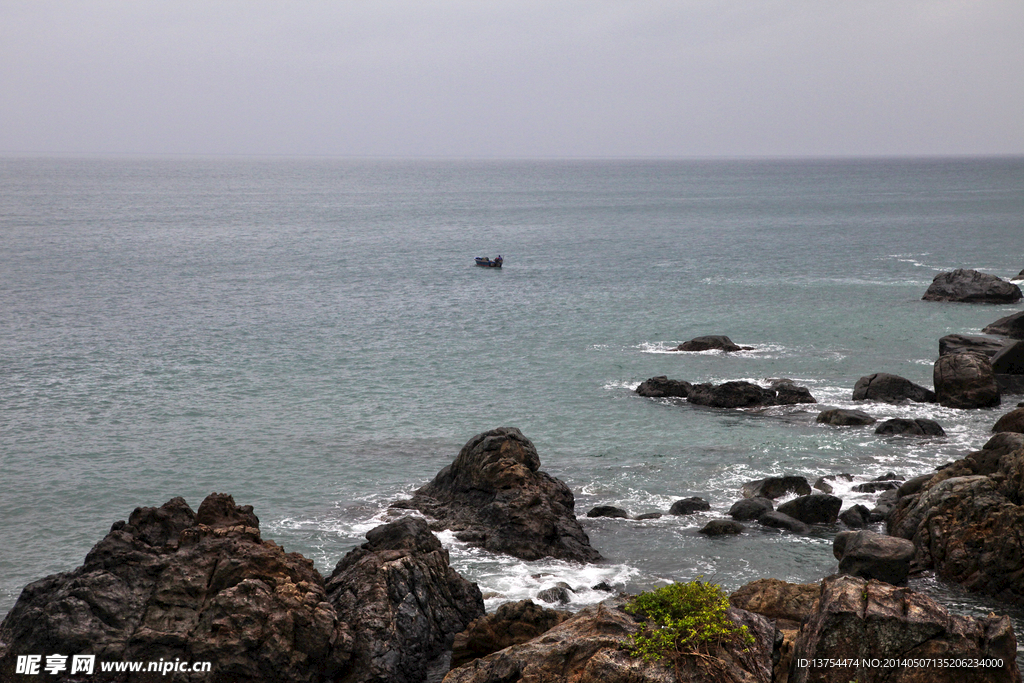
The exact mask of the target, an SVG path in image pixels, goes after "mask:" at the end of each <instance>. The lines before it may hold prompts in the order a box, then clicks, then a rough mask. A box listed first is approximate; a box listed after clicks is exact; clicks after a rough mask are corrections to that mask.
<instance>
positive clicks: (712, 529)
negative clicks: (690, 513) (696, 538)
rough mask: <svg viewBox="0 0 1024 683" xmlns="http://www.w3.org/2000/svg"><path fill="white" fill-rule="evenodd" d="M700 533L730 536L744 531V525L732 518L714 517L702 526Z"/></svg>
mask: <svg viewBox="0 0 1024 683" xmlns="http://www.w3.org/2000/svg"><path fill="white" fill-rule="evenodd" d="M700 533H702V534H704V535H705V536H730V535H735V534H739V533H743V525H742V524H740V523H739V522H734V521H733V520H731V519H713V520H711V521H710V522H708V523H707V524H705V525H704V526H703V527H702V528H701V530H700Z"/></svg>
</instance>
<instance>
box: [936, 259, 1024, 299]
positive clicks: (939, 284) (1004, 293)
mask: <svg viewBox="0 0 1024 683" xmlns="http://www.w3.org/2000/svg"><path fill="white" fill-rule="evenodd" d="M921 298H922V299H923V300H925V301H958V302H961V303H972V304H977V303H983V304H1012V303H1016V302H1018V301H1020V300H1021V298H1022V294H1021V291H1020V287H1018V286H1017V285H1015V284H1012V283H1010V282H1007V281H1006V280H1003V279H1002V278H999V277H996V276H995V275H989V274H988V273H981V272H979V271H977V270H967V269H963V268H960V269H957V270H954V271H952V272H950V273H939V274H938V275H936V276H935V279H934V280H932V284H931V285H930V286H929V287H928V291H926V292H925V294H924V296H923V297H921Z"/></svg>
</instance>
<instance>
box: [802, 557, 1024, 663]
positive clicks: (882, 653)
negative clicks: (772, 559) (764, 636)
mask: <svg viewBox="0 0 1024 683" xmlns="http://www.w3.org/2000/svg"><path fill="white" fill-rule="evenodd" d="M822 659H825V660H832V661H835V660H842V661H844V662H849V663H850V665H849V666H839V665H836V666H800V665H799V664H800V663H801V662H802V661H807V662H812V661H814V660H819V661H820V660H822ZM934 659H942V660H947V661H948V660H950V659H953V660H955V659H986V660H988V659H995V660H1001V666H999V667H991V668H983V667H978V668H969V669H966V670H965V669H964V668H953V667H943V666H935V665H930V666H929V665H927V664H928V662H925V664H926V665H924V666H921V665H916V666H915V665H913V664H911V665H905V664H902V663H901V662H902V661H903V660H934ZM793 660H794V667H793V670H792V673H791V676H790V679H789V680H790V681H791V683H849V681H854V680H855V681H857V682H858V683H964V681H966V680H970V681H971V683H996V682H999V683H1003V682H1005V683H1016V682H1017V681H1020V673H1019V671H1018V670H1017V661H1016V660H1017V642H1016V639H1015V638H1014V634H1013V627H1012V624H1011V622H1010V618H1009V617H1006V616H1003V617H996V616H990V617H960V616H951V615H950V614H949V613H948V612H947V611H946V609H945V608H944V607H943V606H942V605H940V604H938V603H937V602H935V601H934V600H931V599H930V598H928V597H926V596H924V595H922V594H920V593H915V592H914V591H911V590H910V589H907V588H897V587H895V586H892V585H890V584H888V583H882V582H879V581H867V580H865V579H861V578H856V577H852V576H833V577H829V578H827V579H825V580H824V581H823V582H822V587H821V598H820V600H819V603H818V607H817V609H816V610H815V611H814V613H813V614H812V615H811V616H810V617H809V618H808V620H807V621H806V622H805V623H804V624H803V626H802V627H801V629H800V633H799V635H798V636H797V638H796V650H795V653H794V657H793ZM886 660H890V661H895V662H896V665H895V666H893V665H889V666H886V665H885V662H886ZM876 661H877V662H879V665H876V664H875V662H876ZM965 675H967V676H969V678H965Z"/></svg>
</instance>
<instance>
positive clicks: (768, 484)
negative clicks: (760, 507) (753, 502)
mask: <svg viewBox="0 0 1024 683" xmlns="http://www.w3.org/2000/svg"><path fill="white" fill-rule="evenodd" d="M741 491H742V493H743V497H744V498H768V499H770V500H775V499H776V498H781V497H782V496H785V495H788V494H790V493H795V494H797V495H798V496H807V495H810V493H811V485H810V484H808V483H807V478H806V477H800V476H792V475H791V476H787V477H766V478H765V479H758V480H756V481H749V482H747V483H746V484H744V485H743V488H742V489H741Z"/></svg>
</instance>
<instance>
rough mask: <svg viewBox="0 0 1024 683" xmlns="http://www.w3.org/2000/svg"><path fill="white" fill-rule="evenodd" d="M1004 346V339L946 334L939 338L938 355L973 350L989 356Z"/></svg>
mask: <svg viewBox="0 0 1024 683" xmlns="http://www.w3.org/2000/svg"><path fill="white" fill-rule="evenodd" d="M1004 346H1006V340H1003V339H992V338H990V337H971V336H968V335H965V334H947V335H946V336H945V337H942V338H941V339H939V355H940V356H945V355H948V354H950V353H963V352H964V351H974V352H975V353H983V354H985V355H986V356H988V357H989V358H991V357H992V356H994V355H996V354H997V353H999V351H1001V350H1002V348H1003V347H1004Z"/></svg>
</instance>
